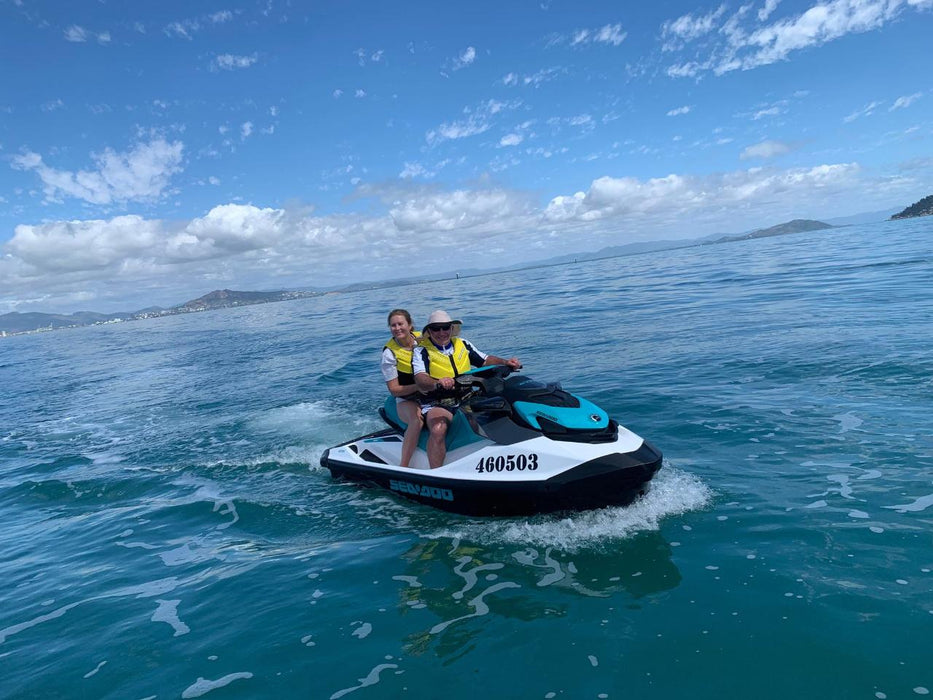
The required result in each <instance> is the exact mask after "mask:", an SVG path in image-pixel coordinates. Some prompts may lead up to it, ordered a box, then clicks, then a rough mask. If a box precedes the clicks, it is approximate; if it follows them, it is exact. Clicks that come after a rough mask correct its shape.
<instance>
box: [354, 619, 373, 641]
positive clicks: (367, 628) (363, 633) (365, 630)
mask: <svg viewBox="0 0 933 700" xmlns="http://www.w3.org/2000/svg"><path fill="white" fill-rule="evenodd" d="M352 624H354V625H359V627H357V628H356V629H355V630H353V632H352V634H353V636H354V637H356V638H357V639H366V638H367V637H368V636H369V635H370V634H371V633H372V631H373V626H372V625H371V624H370V623H368V622H359V621H358V622H354V623H352Z"/></svg>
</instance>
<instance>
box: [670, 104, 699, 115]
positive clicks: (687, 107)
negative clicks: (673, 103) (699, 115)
mask: <svg viewBox="0 0 933 700" xmlns="http://www.w3.org/2000/svg"><path fill="white" fill-rule="evenodd" d="M691 109H693V108H692V107H691V106H690V105H684V106H683V107H677V108H676V109H672V110H671V111H670V112H668V113H667V116H669V117H677V116H680V115H681V114H689V113H690V110H691Z"/></svg>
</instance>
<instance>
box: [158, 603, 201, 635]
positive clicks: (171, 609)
mask: <svg viewBox="0 0 933 700" xmlns="http://www.w3.org/2000/svg"><path fill="white" fill-rule="evenodd" d="M180 602H181V601H180V600H156V603H158V604H159V607H157V608H156V611H155V612H154V613H152V618H150V619H151V620H152V621H153V622H165V623H167V624H169V625H171V627H172V629H173V630H175V634H174V635H172V636H174V637H180V636H181V635H183V634H188V632H190V631H191V629H190V628H189V627H188V625H186V624H185V623H184V622H182V621H181V620H180V619H178V604H179V603H180Z"/></svg>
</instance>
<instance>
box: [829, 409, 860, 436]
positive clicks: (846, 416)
mask: <svg viewBox="0 0 933 700" xmlns="http://www.w3.org/2000/svg"><path fill="white" fill-rule="evenodd" d="M833 418H835V419H836V420H837V421H839V432H840V433H847V432H849V431H850V430H855V429H856V428H858V427H859V426H860V425H861V424H862V423H864V422H865V421H863V420H862V419H861V418H859V417H858V416H856V415H854V414H853V413H852V412H851V411H849V412H848V413H841V414H839V415H838V416H833Z"/></svg>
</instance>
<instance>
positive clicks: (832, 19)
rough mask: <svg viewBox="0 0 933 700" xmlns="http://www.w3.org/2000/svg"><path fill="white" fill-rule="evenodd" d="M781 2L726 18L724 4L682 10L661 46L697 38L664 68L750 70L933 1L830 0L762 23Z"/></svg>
mask: <svg viewBox="0 0 933 700" xmlns="http://www.w3.org/2000/svg"><path fill="white" fill-rule="evenodd" d="M777 6H778V3H777V2H775V1H774V0H766V1H765V5H764V6H763V7H762V8H761V9H760V10H759V11H758V12H757V13H755V14H752V13H751V12H750V10H751V5H743V6H741V7H740V8H739V9H738V10H737V11H736V12H735V13H734V14H733V15H731V16H729V17H728V18H725V19H723V17H724V13H725V9H726V6H725V5H722V6H720V7H719V8H718V9H717V10H715V11H714V12H711V13H709V14H706V15H703V16H699V17H695V16H693V15H684V16H682V17H679V18H677V19H675V20H672V21H669V22H665V23H664V24H663V25H662V30H661V34H662V40H663V42H664V43H663V45H662V49H663V50H664V51H679V50H680V49H682V48H684V46H685V45H686V44H688V43H690V42H697V41H698V40H699V39H703V40H704V41H703V42H699V43H698V46H697V51H694V54H693V56H692V57H691V59H690V60H687V61H681V62H678V63H674V64H673V65H671V66H669V67H668V68H667V69H666V72H667V74H668V75H669V76H671V77H696V76H698V75H700V74H701V73H704V72H707V71H712V72H713V73H715V74H716V75H722V74H724V73H728V72H731V71H734V70H750V69H753V68H757V67H760V66H765V65H769V64H772V63H775V62H778V61H783V60H787V59H788V58H789V56H790V55H791V54H792V53H794V52H796V51H801V50H804V49H807V48H811V47H816V46H821V45H823V44H826V43H828V42H831V41H834V40H836V39H839V38H841V37H843V36H846V35H848V34H855V33H862V32H868V31H872V30H875V29H879V28H880V27H882V26H884V25H885V24H886V23H888V22H890V21H892V20H893V19H895V18H896V17H897V16H898V15H899V14H900V13H901V12H902V11H903V10H904V9H905V8H912V9H925V8H928V7H930V6H933V0H829V1H828V2H820V3H818V4H815V5H812V6H811V7H810V8H808V9H807V10H805V11H804V12H802V13H800V14H797V15H792V16H790V17H786V18H783V19H780V20H778V21H775V22H773V23H771V24H768V25H764V26H755V25H754V24H753V22H754V20H755V18H757V21H758V22H764V21H766V20H767V19H769V18H770V17H771V15H772V13H773V12H774V11H775V10H776V9H777Z"/></svg>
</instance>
